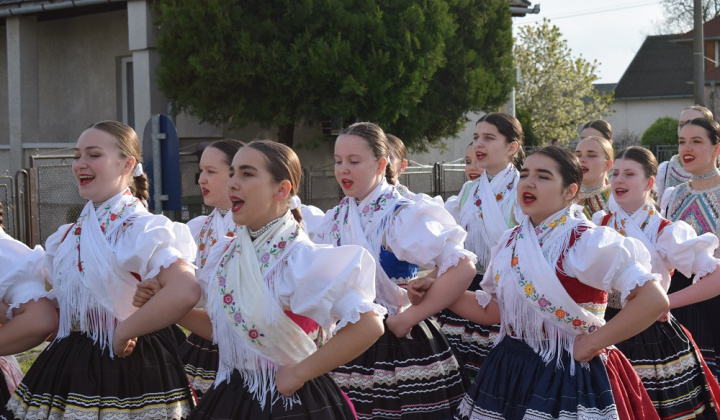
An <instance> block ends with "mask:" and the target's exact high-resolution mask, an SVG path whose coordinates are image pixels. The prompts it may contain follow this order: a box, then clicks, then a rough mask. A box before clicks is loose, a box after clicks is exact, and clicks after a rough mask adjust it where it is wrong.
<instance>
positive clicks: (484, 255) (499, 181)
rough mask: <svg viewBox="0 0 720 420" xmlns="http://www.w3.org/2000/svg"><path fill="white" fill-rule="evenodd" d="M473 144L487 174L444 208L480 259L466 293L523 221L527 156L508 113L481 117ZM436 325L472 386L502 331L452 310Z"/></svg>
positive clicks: (519, 132)
mask: <svg viewBox="0 0 720 420" xmlns="http://www.w3.org/2000/svg"><path fill="white" fill-rule="evenodd" d="M473 139H474V141H473V144H474V150H473V153H472V154H473V158H474V160H475V161H476V162H477V166H479V167H480V168H481V169H482V170H483V173H482V175H481V176H480V177H479V178H477V179H475V180H471V181H469V182H466V183H465V185H463V187H462V189H461V190H460V193H459V194H458V199H456V200H450V199H448V201H447V203H446V205H445V208H446V209H447V210H448V212H450V214H452V215H453V217H454V218H455V220H456V221H457V222H458V224H460V226H462V227H463V228H464V229H465V230H466V231H467V232H468V238H467V240H466V241H465V248H466V249H468V250H470V251H472V252H474V253H475V254H477V256H478V262H479V264H478V265H477V267H476V274H475V278H474V279H473V282H472V284H471V285H470V288H469V289H468V290H471V291H473V292H474V291H475V290H477V289H479V288H480V281H481V280H482V278H483V274H484V273H485V267H487V265H488V263H489V261H490V249H492V247H494V246H495V245H496V244H497V242H498V240H499V239H500V236H502V234H503V232H505V231H506V230H507V229H509V228H512V227H514V226H515V225H516V224H517V222H516V220H518V219H519V218H520V216H521V214H520V211H519V208H518V206H517V195H516V194H515V188H516V186H517V180H518V169H519V168H520V167H521V166H522V162H523V158H524V156H525V153H524V151H523V147H522V146H523V132H522V126H521V125H520V122H519V121H518V120H517V119H515V118H514V117H512V116H510V115H508V114H504V113H492V114H487V115H485V116H483V117H482V118H480V120H478V122H477V124H475V133H474V135H473ZM466 167H467V164H466ZM438 322H439V323H440V325H441V326H442V331H443V333H445V336H446V337H447V338H448V341H449V342H450V345H451V346H452V347H453V350H454V351H455V355H456V356H457V357H458V359H459V360H460V361H461V366H462V368H463V375H464V377H465V379H466V381H467V382H468V383H470V382H472V381H473V380H474V379H475V376H476V375H477V373H478V371H479V369H480V366H481V365H482V361H483V360H484V359H485V357H487V354H488V352H489V351H490V349H491V348H492V346H493V343H494V342H495V339H496V338H497V334H498V332H499V328H500V326H499V325H494V326H491V327H487V326H484V325H479V324H476V323H474V322H471V321H468V320H467V319H465V318H463V317H461V316H459V315H457V314H455V313H453V312H452V311H451V310H449V309H447V310H445V311H443V312H442V313H441V314H440V315H439V316H438Z"/></svg>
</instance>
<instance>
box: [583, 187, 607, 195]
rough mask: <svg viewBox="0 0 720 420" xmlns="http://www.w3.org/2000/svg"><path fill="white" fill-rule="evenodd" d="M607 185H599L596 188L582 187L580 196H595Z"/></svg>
mask: <svg viewBox="0 0 720 420" xmlns="http://www.w3.org/2000/svg"><path fill="white" fill-rule="evenodd" d="M604 186H605V185H598V186H596V187H580V194H582V195H595V192H596V191H598V190H600V189H601V188H603V187H604Z"/></svg>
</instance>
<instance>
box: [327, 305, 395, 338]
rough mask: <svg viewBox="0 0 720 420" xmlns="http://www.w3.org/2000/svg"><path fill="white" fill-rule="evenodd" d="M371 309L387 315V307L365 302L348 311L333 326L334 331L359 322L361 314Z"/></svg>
mask: <svg viewBox="0 0 720 420" xmlns="http://www.w3.org/2000/svg"><path fill="white" fill-rule="evenodd" d="M370 311H372V312H375V313H376V314H378V315H380V316H385V315H387V309H385V308H384V307H382V306H380V305H378V304H377V303H363V304H361V305H360V306H357V307H355V308H353V309H351V310H349V311H347V312H346V313H345V314H344V315H343V317H342V318H341V319H340V321H339V322H338V323H337V325H336V326H335V328H333V332H332V333H333V334H336V333H337V332H338V331H340V329H341V328H342V327H344V326H346V325H347V324H348V323H351V324H354V323H356V322H358V321H359V320H360V314H364V313H365V312H370Z"/></svg>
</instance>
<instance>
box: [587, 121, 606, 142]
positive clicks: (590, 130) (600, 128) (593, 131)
mask: <svg viewBox="0 0 720 420" xmlns="http://www.w3.org/2000/svg"><path fill="white" fill-rule="evenodd" d="M588 137H600V138H603V139H605V140H607V141H609V142H610V144H612V142H613V138H612V127H611V126H610V123H609V122H607V121H605V120H592V121H590V122H588V123H587V124H585V125H584V126H583V128H582V129H580V140H585V139H586V138H588Z"/></svg>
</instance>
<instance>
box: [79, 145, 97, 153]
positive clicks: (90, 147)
mask: <svg viewBox="0 0 720 420" xmlns="http://www.w3.org/2000/svg"><path fill="white" fill-rule="evenodd" d="M90 149H100V150H103V148H102V147H100V146H88V147H86V148H85V150H90ZM73 150H75V151H76V152H79V151H80V149H79V148H77V147H76V148H74V149H73Z"/></svg>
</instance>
